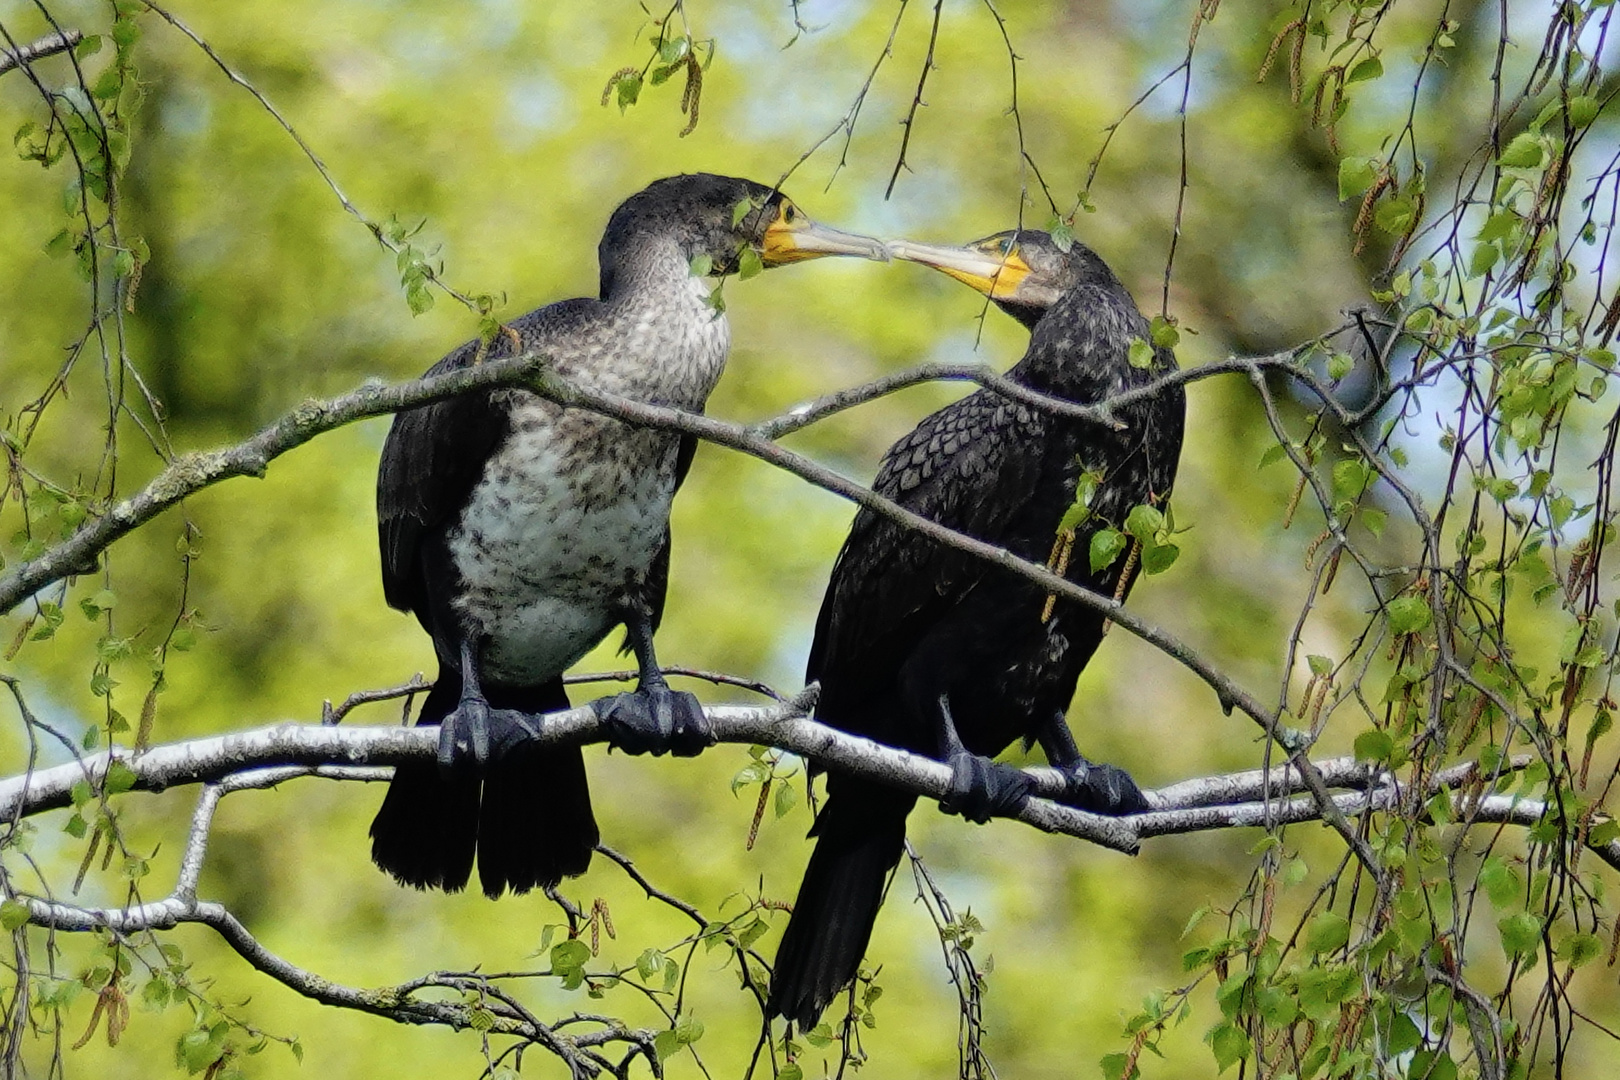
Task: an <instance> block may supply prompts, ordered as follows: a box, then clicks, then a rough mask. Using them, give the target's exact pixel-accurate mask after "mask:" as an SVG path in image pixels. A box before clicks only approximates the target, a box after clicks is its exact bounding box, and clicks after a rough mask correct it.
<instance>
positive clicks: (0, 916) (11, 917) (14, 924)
mask: <svg viewBox="0 0 1620 1080" xmlns="http://www.w3.org/2000/svg"><path fill="white" fill-rule="evenodd" d="M28 914H29V912H28V905H27V904H25V903H23V902H22V901H21V900H6V901H4V902H3V903H0V927H4V928H5V929H7V930H15V929H17V928H18V927H20V926H22V925H23V924H24V923H26V922H27V921H28Z"/></svg>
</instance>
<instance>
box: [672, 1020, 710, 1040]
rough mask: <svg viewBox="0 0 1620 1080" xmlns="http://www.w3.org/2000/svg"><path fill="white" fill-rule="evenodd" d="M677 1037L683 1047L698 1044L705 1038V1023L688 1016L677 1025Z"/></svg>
mask: <svg viewBox="0 0 1620 1080" xmlns="http://www.w3.org/2000/svg"><path fill="white" fill-rule="evenodd" d="M675 1037H676V1038H677V1039H679V1040H680V1042H681V1045H683V1046H685V1045H686V1044H688V1043H695V1042H697V1041H698V1040H699V1039H701V1038H703V1021H701V1020H699V1019H698V1018H697V1017H695V1016H688V1017H687V1018H686V1019H684V1020H682V1021H680V1022H679V1023H677V1024H676V1025H675Z"/></svg>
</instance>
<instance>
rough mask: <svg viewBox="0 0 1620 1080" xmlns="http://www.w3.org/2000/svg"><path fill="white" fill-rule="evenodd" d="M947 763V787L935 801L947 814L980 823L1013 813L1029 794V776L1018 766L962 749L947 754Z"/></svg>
mask: <svg viewBox="0 0 1620 1080" xmlns="http://www.w3.org/2000/svg"><path fill="white" fill-rule="evenodd" d="M949 764H950V766H951V790H950V792H949V793H948V794H947V795H946V796H945V798H943V799H941V800H940V802H939V808H940V809H941V810H942V811H944V812H945V813H947V814H961V815H962V816H963V817H965V818H967V819H968V820H969V821H972V822H976V823H978V824H980V825H982V824H984V823H985V822H987V821H989V820H990V819H991V818H993V817H1009V816H1011V815H1013V814H1015V813H1017V812H1018V808H1019V806H1021V805H1022V804H1023V802H1024V800H1025V799H1026V798H1028V796H1029V792H1030V787H1031V784H1030V779H1029V777H1028V776H1026V775H1025V774H1024V772H1023V770H1021V769H1015V768H1013V767H1012V766H1010V765H1001V764H998V763H996V762H994V761H991V760H990V759H989V758H987V757H981V756H980V755H978V754H969V753H967V752H965V751H964V752H963V753H960V754H953V755H951V759H950V762H949Z"/></svg>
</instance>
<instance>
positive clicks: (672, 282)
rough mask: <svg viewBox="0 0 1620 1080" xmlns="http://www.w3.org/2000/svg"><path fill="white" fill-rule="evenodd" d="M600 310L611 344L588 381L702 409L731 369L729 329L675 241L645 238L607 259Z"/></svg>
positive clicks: (640, 396)
mask: <svg viewBox="0 0 1620 1080" xmlns="http://www.w3.org/2000/svg"><path fill="white" fill-rule="evenodd" d="M602 283H603V290H602V297H601V299H602V305H603V306H602V309H601V311H602V313H603V316H605V322H606V325H607V327H608V333H609V335H610V338H611V341H612V347H611V348H609V349H606V350H604V351H603V353H602V354H600V355H598V356H597V357H596V358H595V359H594V360H593V363H592V365H591V366H592V369H593V370H592V371H591V372H590V373H589V377H590V381H592V382H593V383H596V384H598V385H600V386H601V387H602V388H603V389H606V390H609V391H611V392H615V393H623V394H627V395H630V396H633V397H636V398H638V399H640V400H643V401H653V402H657V403H659V404H666V405H673V406H676V407H678V408H683V409H691V410H701V409H702V408H703V405H704V402H705V401H706V400H707V399H708V396H709V392H710V391H711V390H712V389H714V385H715V383H716V382H717V381H718V380H719V378H720V373H721V371H722V370H723V369H724V367H725V362H726V353H727V352H728V351H729V349H730V345H731V331H730V327H729V326H728V325H727V323H726V319H725V316H724V315H722V314H721V313H720V312H719V311H718V310H717V309H716V308H715V307H714V305H713V304H712V302H711V301H710V292H711V290H712V289H713V284H712V282H711V281H710V279H708V278H706V277H696V276H694V275H693V274H692V269H691V266H690V265H689V264H688V262H687V260H686V257H685V256H684V254H683V253H682V251H681V248H680V246H679V245H678V244H676V243H675V241H674V240H673V239H669V238H664V237H658V236H647V237H642V238H638V242H636V243H633V244H630V245H626V246H625V247H623V248H621V249H620V250H618V251H616V252H615V253H613V255H612V256H610V257H605V258H604V260H603V265H602Z"/></svg>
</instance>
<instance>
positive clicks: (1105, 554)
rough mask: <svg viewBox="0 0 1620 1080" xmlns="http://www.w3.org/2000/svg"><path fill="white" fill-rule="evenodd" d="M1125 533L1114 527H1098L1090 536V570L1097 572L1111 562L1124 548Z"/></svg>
mask: <svg viewBox="0 0 1620 1080" xmlns="http://www.w3.org/2000/svg"><path fill="white" fill-rule="evenodd" d="M1127 543H1129V541H1127V540H1126V539H1125V534H1124V533H1122V532H1119V531H1118V530H1116V529H1098V530H1097V531H1096V532H1095V533H1093V534H1092V536H1091V572H1092V573H1093V574H1095V573H1098V572H1099V571H1101V570H1102V569H1104V568H1105V567H1107V566H1110V565H1112V564H1113V562H1114V560H1115V559H1117V558H1119V556H1120V553H1121V552H1123V551H1124V550H1125V546H1126V544H1127Z"/></svg>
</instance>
